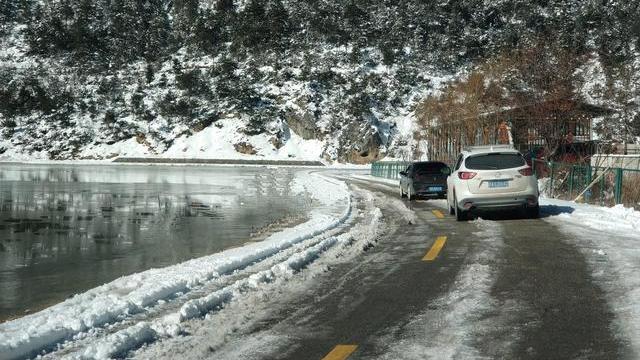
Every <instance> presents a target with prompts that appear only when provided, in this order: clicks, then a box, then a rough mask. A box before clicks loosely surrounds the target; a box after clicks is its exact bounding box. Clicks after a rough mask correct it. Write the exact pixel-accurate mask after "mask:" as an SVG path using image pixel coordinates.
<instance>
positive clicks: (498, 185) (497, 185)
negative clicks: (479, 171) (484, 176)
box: [489, 180, 509, 189]
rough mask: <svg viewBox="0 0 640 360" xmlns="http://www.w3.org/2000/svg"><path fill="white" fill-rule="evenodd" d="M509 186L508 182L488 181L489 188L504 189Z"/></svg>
mask: <svg viewBox="0 0 640 360" xmlns="http://www.w3.org/2000/svg"><path fill="white" fill-rule="evenodd" d="M507 186H509V180H491V181H489V188H490V189H495V188H506V187H507Z"/></svg>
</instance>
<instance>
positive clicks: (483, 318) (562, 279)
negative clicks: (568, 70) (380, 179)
mask: <svg viewBox="0 0 640 360" xmlns="http://www.w3.org/2000/svg"><path fill="white" fill-rule="evenodd" d="M347 181H348V183H349V184H350V186H351V187H352V188H359V189H363V190H367V191H370V192H371V193H373V194H374V195H375V205H376V206H378V207H379V208H380V209H381V211H382V213H383V215H384V218H385V221H386V225H387V226H386V231H385V233H384V234H383V236H382V238H381V239H380V240H379V241H378V243H377V245H376V246H375V247H373V248H371V249H370V250H368V251H367V252H366V253H364V254H363V255H362V256H361V257H359V258H358V261H357V262H356V263H345V264H341V265H338V266H336V267H334V268H332V269H331V271H329V272H327V274H326V275H325V276H323V277H320V278H318V280H317V281H318V282H317V284H316V285H315V286H314V288H313V290H311V291H309V292H308V293H307V294H305V295H304V296H302V297H299V298H297V299H296V300H292V301H291V303H288V304H281V305H282V306H281V308H282V309H287V310H283V311H279V312H275V313H274V315H272V316H271V317H270V318H269V319H267V320H266V321H264V322H263V323H261V324H260V326H257V327H255V328H253V329H251V330H250V331H249V332H248V333H244V334H240V335H239V336H241V337H246V338H250V337H252V336H253V337H259V336H260V334H261V333H267V332H268V333H270V334H274V333H275V334H278V336H280V337H286V338H288V339H289V341H288V343H289V344H293V345H289V346H286V347H284V348H283V347H273V348H263V349H260V351H258V352H254V353H253V356H252V357H255V358H264V359H323V358H324V359H327V360H329V359H347V358H348V359H378V358H386V359H402V358H407V359H423V358H432V359H438V358H460V359H466V358H517V359H626V358H629V359H631V358H635V355H634V354H633V353H632V348H631V346H630V344H628V342H627V341H626V340H625V339H624V337H623V336H620V335H619V334H618V333H619V332H618V331H617V330H616V326H615V323H614V316H613V313H612V311H611V309H610V308H609V306H608V304H607V302H606V301H605V298H604V293H603V291H602V290H601V289H600V288H599V287H598V286H597V285H596V284H595V283H594V281H593V279H592V278H591V275H590V274H591V272H590V271H589V269H588V265H587V263H586V261H585V258H584V256H583V255H581V253H580V251H579V249H576V248H575V246H573V245H571V241H567V240H568V239H567V236H569V235H566V234H565V233H563V232H562V231H560V230H559V229H557V228H555V227H554V226H552V225H551V224H549V223H548V222H545V221H544V220H543V219H538V220H528V219H518V218H512V217H510V216H509V215H508V214H497V215H494V216H491V217H489V218H488V219H486V220H479V221H472V222H465V223H459V222H456V221H455V219H454V217H452V216H450V215H448V213H447V212H446V210H445V209H443V202H442V201H415V202H413V201H412V202H411V203H409V202H408V201H407V200H406V199H404V200H400V199H399V195H398V194H397V191H394V189H393V188H391V187H389V186H384V185H378V184H374V183H370V182H366V181H362V180H357V179H348V180H347ZM398 201H402V202H404V206H406V207H409V208H411V209H413V211H414V212H415V219H409V220H407V217H406V216H405V215H406V214H403V212H402V211H400V210H399V207H398V204H399V203H398ZM400 205H403V204H402V203H400ZM555 211H562V209H555ZM543 216H544V209H543ZM603 236H606V235H603Z"/></svg>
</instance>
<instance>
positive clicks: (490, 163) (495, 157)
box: [465, 153, 526, 170]
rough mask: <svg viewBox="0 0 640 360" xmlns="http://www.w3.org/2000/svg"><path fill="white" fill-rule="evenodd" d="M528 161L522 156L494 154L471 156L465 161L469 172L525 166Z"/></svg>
mask: <svg viewBox="0 0 640 360" xmlns="http://www.w3.org/2000/svg"><path fill="white" fill-rule="evenodd" d="M525 164H526V161H525V160H524V158H523V157H522V155H520V154H514V153H508V154H501V153H493V154H484V155H476V156H470V157H468V158H467V160H466V161H465V166H466V167H467V169H469V170H503V169H511V168H517V167H521V166H524V165H525Z"/></svg>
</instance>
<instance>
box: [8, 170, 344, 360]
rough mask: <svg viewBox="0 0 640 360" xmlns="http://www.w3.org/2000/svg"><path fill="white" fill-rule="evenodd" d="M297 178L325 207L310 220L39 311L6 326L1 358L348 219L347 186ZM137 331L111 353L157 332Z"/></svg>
mask: <svg viewBox="0 0 640 360" xmlns="http://www.w3.org/2000/svg"><path fill="white" fill-rule="evenodd" d="M295 181H296V184H297V186H298V187H299V188H300V190H302V189H304V190H305V191H306V192H308V193H310V194H311V195H312V196H313V197H314V198H316V199H317V200H318V201H320V202H321V203H322V204H324V205H325V206H324V207H320V208H319V209H320V210H318V211H313V212H312V213H311V218H310V220H309V221H307V222H306V223H303V224H300V225H298V226H296V227H294V228H290V229H285V230H283V231H281V232H279V233H275V234H273V235H271V236H270V237H268V238H267V239H265V240H264V241H261V242H259V243H253V244H249V245H246V246H244V247H241V248H234V249H229V250H226V251H223V252H221V253H217V254H213V255H210V256H206V257H202V258H198V259H193V260H190V261H187V262H184V263H181V264H177V265H174V266H169V267H166V268H161V269H151V270H147V271H144V272H141V273H138V274H133V275H129V276H125V277H122V278H119V279H116V280H114V281H112V282H110V283H108V284H105V285H102V286H100V287H97V288H94V289H92V290H89V291H87V292H85V293H82V294H79V295H76V296H74V297H73V298H71V299H68V300H66V301H64V302H62V303H60V304H57V305H54V306H52V307H50V308H48V309H45V310H43V311H40V312H38V313H35V314H33V315H29V316H26V317H23V318H20V319H17V320H14V321H10V322H7V323H4V324H0V354H1V355H0V358H2V359H10V358H19V357H25V356H31V355H35V354H36V353H38V352H40V351H42V350H49V349H51V348H53V347H55V345H56V344H59V343H61V342H63V341H65V340H68V339H70V338H72V337H73V336H75V335H76V334H79V333H82V332H86V331H88V330H90V329H92V328H96V327H102V326H104V325H106V324H109V323H112V322H115V321H118V320H121V319H123V318H126V317H128V316H130V315H132V314H135V313H140V312H143V311H145V309H146V308H148V307H152V306H154V305H155V304H157V303H158V302H159V301H161V300H167V299H171V298H172V297H175V296H179V295H180V294H182V293H186V292H189V291H191V290H192V289H194V288H197V287H199V286H201V285H202V284H204V283H206V282H208V281H210V280H212V279H214V278H218V277H220V276H221V275H224V274H230V273H232V272H234V271H236V270H240V269H242V268H244V267H247V266H249V265H251V264H252V263H255V262H257V261H260V260H263V259H266V258H268V257H270V256H272V255H274V254H276V253H278V252H280V251H282V250H284V249H287V248H288V247H291V246H293V245H294V244H297V243H299V242H301V241H304V240H306V239H309V238H312V237H314V236H317V235H319V234H321V233H323V232H325V231H328V230H330V229H332V228H335V227H337V226H338V225H340V224H342V223H343V222H344V221H345V220H346V219H347V218H348V216H349V213H350V210H351V200H350V195H349V192H348V189H347V187H346V184H344V183H340V182H337V181H334V180H329V179H327V178H325V177H321V176H318V175H313V174H310V173H309V172H305V173H298V174H297V177H296V179H295ZM337 209H338V210H337ZM340 209H341V210H340ZM185 311H187V310H185ZM131 331H132V332H131V333H130V334H128V335H127V334H124V335H123V334H121V335H122V338H118V337H116V338H115V340H113V339H112V341H111V343H114V344H116V345H113V346H111V347H110V349H111V350H109V351H110V353H111V354H113V353H114V351H115V353H117V352H118V351H119V350H118V349H121V348H125V347H130V343H129V341H134V342H135V341H143V340H145V339H147V338H148V337H149V336H150V334H151V335H153V333H152V332H150V331H149V330H148V329H147V328H146V327H144V326H140V327H139V328H136V329H131ZM132 339H133V340H132ZM136 339H137V340H136ZM118 344H119V345H118ZM101 351H102V352H101ZM102 353H104V351H103V350H100V349H97V350H95V354H96V356H98V355H100V354H102ZM98 357H100V356H98Z"/></svg>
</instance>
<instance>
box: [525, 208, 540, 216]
mask: <svg viewBox="0 0 640 360" xmlns="http://www.w3.org/2000/svg"><path fill="white" fill-rule="evenodd" d="M525 214H526V215H527V218H529V219H537V218H539V217H540V205H536V206H534V207H528V208H526V209H525Z"/></svg>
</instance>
